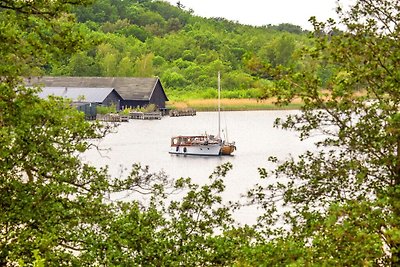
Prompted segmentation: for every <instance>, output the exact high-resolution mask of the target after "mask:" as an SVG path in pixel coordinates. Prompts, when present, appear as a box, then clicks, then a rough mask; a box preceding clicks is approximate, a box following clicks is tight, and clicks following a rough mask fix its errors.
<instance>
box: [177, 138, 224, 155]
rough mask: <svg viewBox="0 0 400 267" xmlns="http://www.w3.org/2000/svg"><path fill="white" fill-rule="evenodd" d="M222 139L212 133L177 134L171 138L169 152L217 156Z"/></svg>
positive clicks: (219, 152)
mask: <svg viewBox="0 0 400 267" xmlns="http://www.w3.org/2000/svg"><path fill="white" fill-rule="evenodd" d="M222 145H223V143H222V141H221V139H218V138H216V137H214V136H213V135H206V134H205V135H186V136H184V135H179V136H174V137H172V138H171V148H170V151H169V153H170V154H180V155H200V156H218V155H220V154H221V149H222Z"/></svg>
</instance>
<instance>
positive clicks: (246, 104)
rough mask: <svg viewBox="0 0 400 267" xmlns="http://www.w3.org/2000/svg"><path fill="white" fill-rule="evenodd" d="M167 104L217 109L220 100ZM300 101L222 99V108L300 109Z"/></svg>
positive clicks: (235, 109) (169, 105) (171, 106)
mask: <svg viewBox="0 0 400 267" xmlns="http://www.w3.org/2000/svg"><path fill="white" fill-rule="evenodd" d="M167 106H168V107H169V108H171V109H185V108H193V109H195V110H197V111H216V110H218V100H216V99H192V100H171V101H169V102H168V104H167ZM300 106H301V103H300V102H294V103H292V104H290V105H289V106H286V107H279V106H276V105H274V100H271V99H266V100H260V99H253V98H251V99H226V98H224V99H221V110H232V111H239V110H274V109H298V108H299V107H300Z"/></svg>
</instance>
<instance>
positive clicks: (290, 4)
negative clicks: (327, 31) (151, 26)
mask: <svg viewBox="0 0 400 267" xmlns="http://www.w3.org/2000/svg"><path fill="white" fill-rule="evenodd" d="M164 1H167V2H170V3H171V4H173V5H176V3H177V2H178V1H180V2H181V4H182V5H184V6H185V8H186V9H189V8H191V9H193V10H194V14H195V15H198V16H201V17H223V18H226V19H228V20H232V21H238V22H239V23H241V24H249V25H254V26H262V25H268V24H272V25H277V24H280V23H291V24H295V25H299V26H301V27H302V28H303V29H308V30H311V29H312V27H311V24H310V23H309V22H308V19H309V18H310V17H311V16H315V17H317V19H318V20H319V21H326V20H327V19H328V18H334V19H336V18H337V17H336V16H335V15H336V13H335V7H336V0H164ZM348 1H350V0H341V2H348Z"/></svg>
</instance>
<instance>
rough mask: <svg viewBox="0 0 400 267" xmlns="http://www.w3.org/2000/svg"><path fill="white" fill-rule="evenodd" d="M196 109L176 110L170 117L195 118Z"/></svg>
mask: <svg viewBox="0 0 400 267" xmlns="http://www.w3.org/2000/svg"><path fill="white" fill-rule="evenodd" d="M195 115H196V110H195V109H175V110H171V111H170V112H169V116H170V117H181V116H195Z"/></svg>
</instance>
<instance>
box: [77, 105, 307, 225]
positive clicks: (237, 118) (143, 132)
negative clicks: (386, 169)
mask: <svg viewBox="0 0 400 267" xmlns="http://www.w3.org/2000/svg"><path fill="white" fill-rule="evenodd" d="M293 112H296V111H240V112H239V111H236V112H223V113H222V114H221V123H222V125H221V128H222V129H224V133H225V134H228V137H229V139H230V141H235V142H236V147H237V150H236V151H235V152H234V155H233V156H221V157H206V156H182V155H170V154H169V153H168V151H169V145H170V138H171V137H172V136H174V135H196V134H202V133H205V132H207V133H209V134H217V131H218V125H217V123H218V117H217V113H215V112H199V113H197V115H196V116H193V117H164V118H162V119H161V120H154V121H149V120H130V122H128V123H122V124H121V125H120V126H118V129H117V132H116V133H113V134H110V135H108V136H106V137H105V138H104V139H102V140H101V141H99V143H98V145H99V146H100V148H103V149H109V150H107V151H103V152H102V153H101V154H100V153H99V152H98V151H97V150H94V149H93V150H90V151H88V152H86V153H85V154H84V155H83V157H84V159H85V160H87V161H89V162H91V163H92V164H93V165H95V166H104V165H108V166H109V169H110V172H111V174H112V175H113V176H119V174H120V171H121V168H128V169H129V168H130V167H131V166H132V164H134V163H140V164H141V165H142V166H145V165H148V166H150V171H151V172H159V171H164V172H165V173H166V174H168V175H169V176H170V177H172V178H180V177H191V178H192V180H193V181H194V182H196V183H199V184H201V183H204V182H206V181H207V180H208V177H209V176H210V174H211V173H212V172H213V170H214V169H215V167H216V166H218V165H221V164H223V163H225V162H231V163H232V164H233V169H232V170H231V171H230V172H229V173H228V175H227V177H226V179H225V184H226V192H225V194H224V198H225V200H226V201H229V200H233V201H235V200H237V199H238V198H239V197H240V194H243V193H245V192H246V189H249V188H250V187H251V186H252V185H254V184H256V183H257V182H259V180H260V179H259V175H258V171H257V168H259V167H265V168H272V166H270V165H268V164H269V163H268V162H267V158H268V157H269V156H276V157H278V158H279V159H285V158H288V157H289V156H290V155H292V156H295V155H298V154H299V153H302V152H304V151H305V150H306V149H310V148H311V146H312V143H311V141H308V142H300V140H299V139H298V137H297V134H296V133H295V132H291V131H284V130H281V129H276V128H273V122H274V120H275V119H276V118H277V117H285V116H286V115H287V114H289V113H293ZM226 126H227V127H226ZM255 216H256V215H255V211H254V210H253V211H252V210H247V211H242V213H241V214H240V213H239V214H238V215H237V216H236V217H237V219H238V221H240V222H241V223H252V222H254V219H255Z"/></svg>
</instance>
